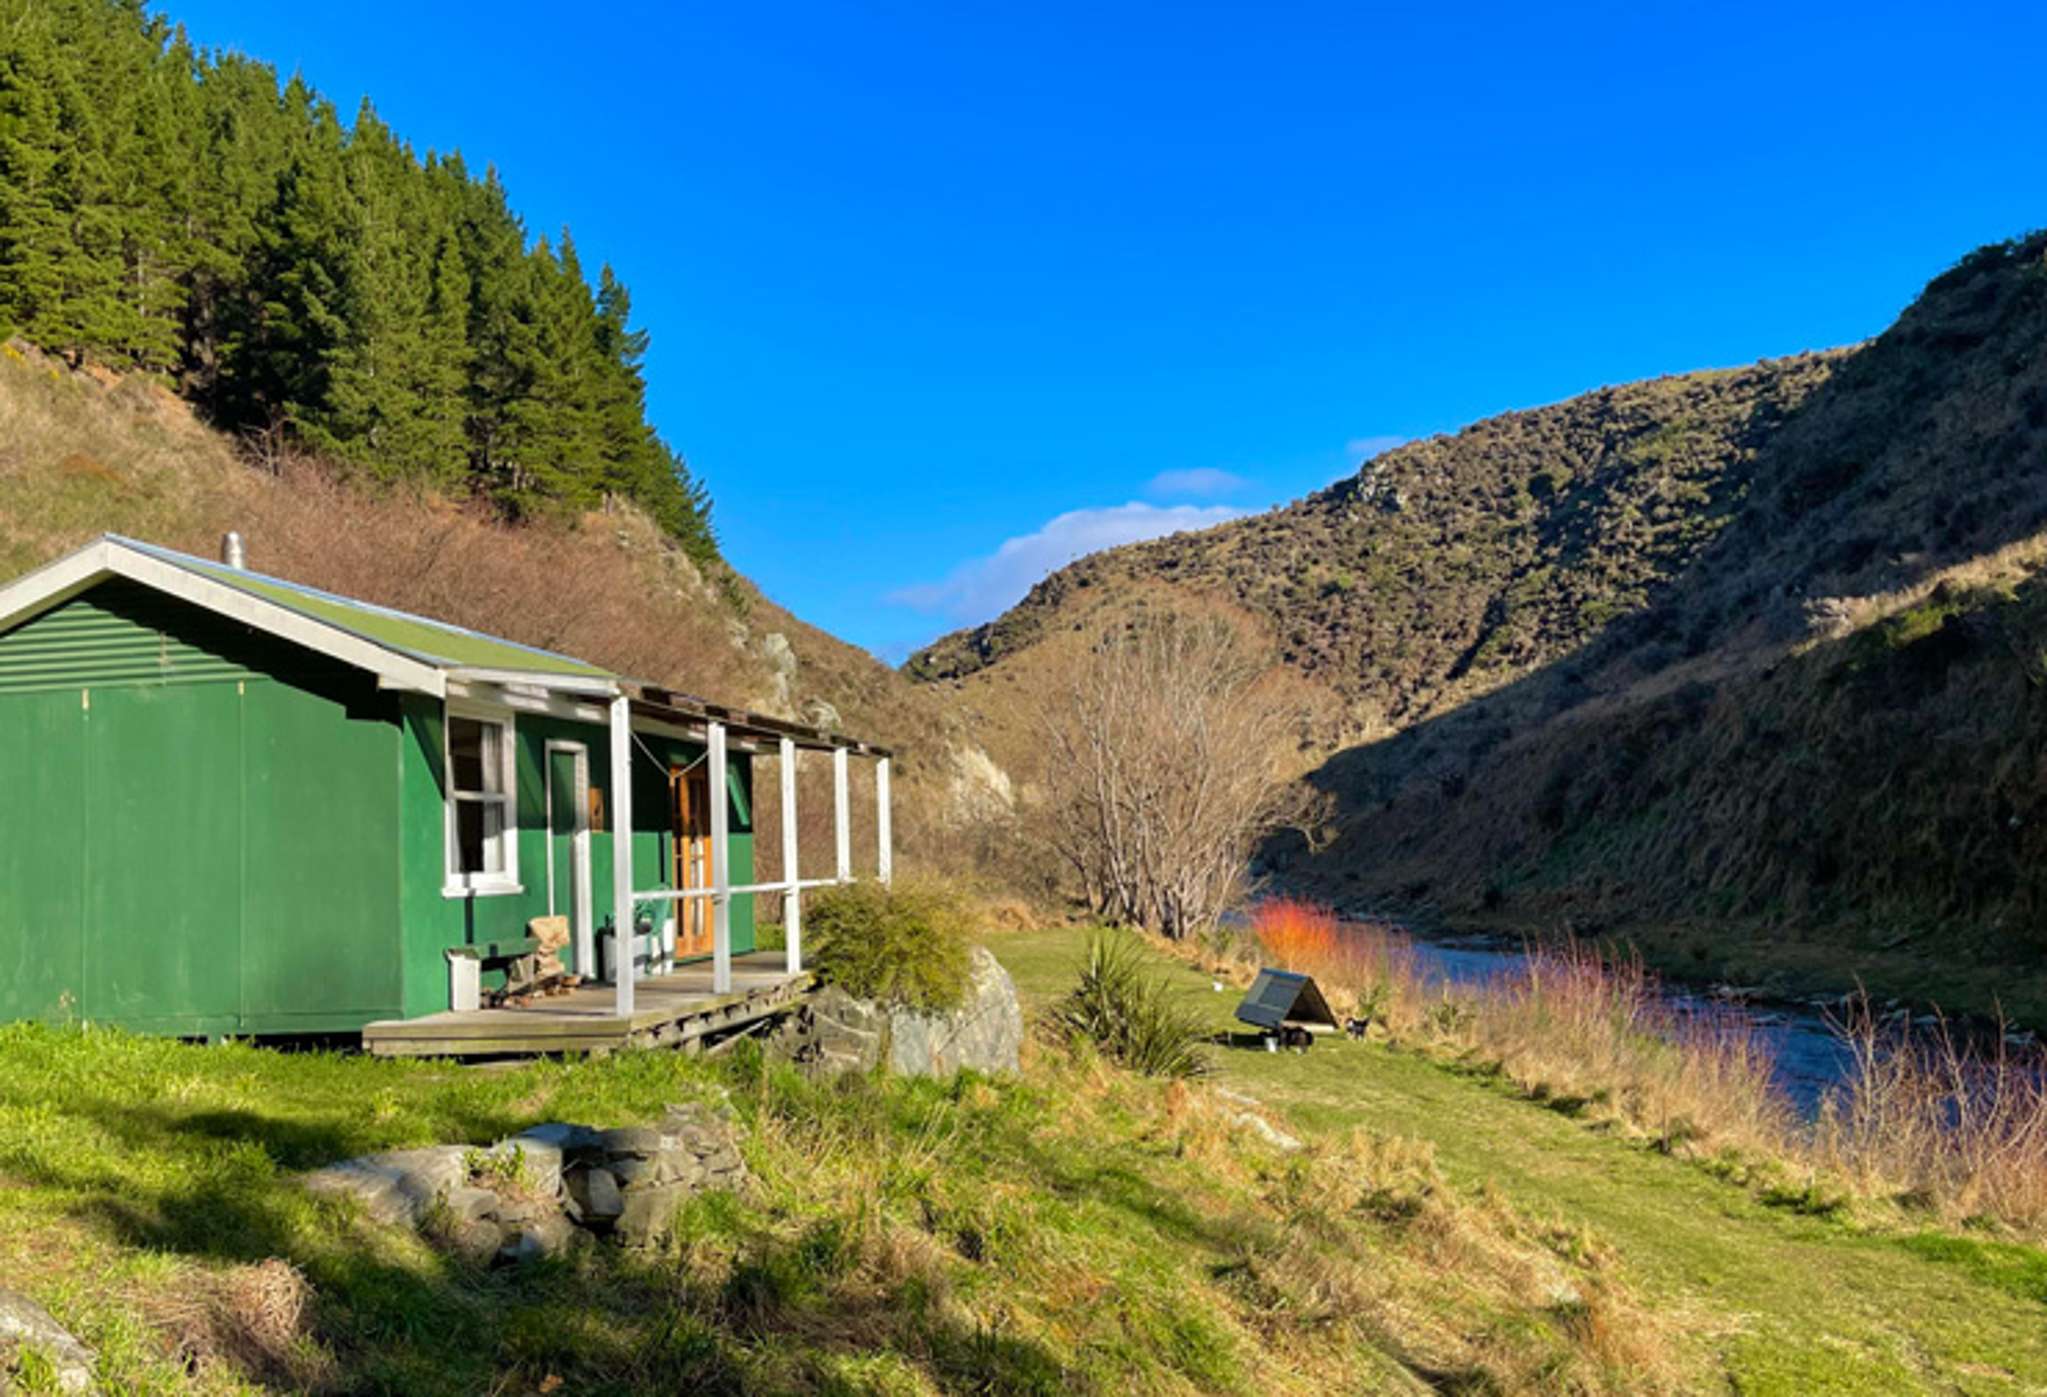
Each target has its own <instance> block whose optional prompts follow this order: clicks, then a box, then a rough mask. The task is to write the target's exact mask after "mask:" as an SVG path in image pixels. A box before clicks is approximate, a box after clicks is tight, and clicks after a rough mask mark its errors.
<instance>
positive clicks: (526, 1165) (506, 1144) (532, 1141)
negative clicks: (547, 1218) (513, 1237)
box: [484, 1135, 563, 1198]
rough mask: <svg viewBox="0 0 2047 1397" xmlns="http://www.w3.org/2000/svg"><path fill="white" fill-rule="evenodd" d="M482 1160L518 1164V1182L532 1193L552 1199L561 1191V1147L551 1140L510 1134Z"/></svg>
mask: <svg viewBox="0 0 2047 1397" xmlns="http://www.w3.org/2000/svg"><path fill="white" fill-rule="evenodd" d="M484 1154H485V1157H486V1158H488V1159H490V1160H492V1161H494V1162H504V1163H507V1164H508V1163H509V1162H510V1161H512V1160H514V1159H516V1160H517V1161H518V1162H519V1173H518V1179H519V1182H520V1184H521V1185H522V1186H524V1187H526V1188H529V1189H531V1190H532V1191H533V1192H535V1193H540V1194H545V1195H547V1196H548V1197H550V1198H552V1197H553V1196H554V1195H555V1194H557V1193H560V1192H561V1186H562V1164H563V1158H562V1147H561V1146H560V1145H559V1144H556V1143H554V1142H553V1141H551V1140H547V1139H544V1138H542V1137H539V1136H534V1135H514V1136H513V1137H512V1138H511V1139H509V1140H500V1141H498V1142H497V1143H496V1144H495V1145H492V1146H491V1147H490V1148H489V1149H488V1150H486V1151H484Z"/></svg>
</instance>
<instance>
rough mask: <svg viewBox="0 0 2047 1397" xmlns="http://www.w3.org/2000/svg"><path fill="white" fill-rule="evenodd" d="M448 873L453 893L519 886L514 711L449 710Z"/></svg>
mask: <svg viewBox="0 0 2047 1397" xmlns="http://www.w3.org/2000/svg"><path fill="white" fill-rule="evenodd" d="M446 770H447V773H448V785H447V790H448V879H447V886H446V888H445V889H444V891H445V892H446V893H447V894H448V895H449V896H451V897H461V896H468V895H471V894H475V893H505V892H517V891H519V845H518V821H517V819H516V812H517V809H518V806H517V797H518V792H517V789H516V781H517V763H516V761H515V760H514V757H513V745H512V715H511V714H509V713H498V712H486V711H484V710H480V709H466V708H456V707H454V706H452V705H451V706H450V707H449V710H448V750H447V767H446Z"/></svg>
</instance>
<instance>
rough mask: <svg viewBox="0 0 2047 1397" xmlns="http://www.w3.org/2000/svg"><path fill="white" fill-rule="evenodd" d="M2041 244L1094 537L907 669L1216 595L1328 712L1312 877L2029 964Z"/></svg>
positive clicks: (955, 667) (1350, 888)
mask: <svg viewBox="0 0 2047 1397" xmlns="http://www.w3.org/2000/svg"><path fill="white" fill-rule="evenodd" d="M2043 257H2047V236H2041V235H2035V236H2033V237H2029V238H2025V239H2020V240H2016V241H2013V242H2010V243H2005V244H1997V245H1993V246H1990V247H1986V248H1984V249H1982V250H1980V251H1978V252H1976V253H1973V254H1971V255H1970V256H1969V257H1967V258H1965V259H1964V260H1963V261H1962V262H1961V263H1960V264H1959V265H1958V266H1956V267H1955V268H1954V269H1953V270H1952V271H1950V272H1948V273H1946V274H1945V275H1943V276H1941V277H1939V278H1937V279H1936V280H1935V281H1934V282H1933V283H1932V284H1930V285H1929V286H1928V287H1927V288H1926V291H1925V292H1924V293H1923V295H1922V296H1921V297H1920V298H1919V300H1918V301H1917V302H1915V303H1914V304H1913V305H1912V306H1911V307H1909V308H1908V309H1907V310H1906V311H1905V313H1904V314H1903V315H1901V316H1900V317H1899V319H1898V321H1897V323H1896V324H1895V325H1893V326H1892V327H1891V328H1890V329H1889V330H1888V331H1886V332H1885V333H1884V334H1883V335H1881V336H1879V337H1878V338H1877V339H1875V340H1872V341H1870V342H1869V343H1867V344H1864V345H1861V346H1857V347H1855V348H1853V349H1849V350H1843V351H1836V352H1832V353H1827V354H1816V355H1808V356H1801V357H1797V358H1792V359H1784V360H1775V361H1766V362H1765V363H1762V364H1758V365H1755V366H1753V367H1751V368H1747V369H1740V370H1733V371H1725V372H1715V373H1705V374H1692V375H1683V376H1678V377H1673V378H1664V379H1657V380H1654V381H1651V382H1647V383H1641V384H1634V385H1629V386H1626V387H1621V388H1614V389H1603V390H1601V391H1599V392H1596V393H1591V394H1587V395H1585V396H1584V397H1580V398H1575V399H1572V400H1570V401H1569V402H1565V403H1560V404H1557V405H1555V406H1553V407H1548V408H1542V409H1537V410H1535V411H1531V412H1519V413H1511V414H1508V415H1506V416H1503V417H1499V418H1495V419H1491V420H1489V421H1486V422H1481V423H1478V424H1476V425H1475V426H1472V427H1470V428H1467V429H1466V430H1464V431H1462V432H1460V433H1457V434H1456V435H1454V436H1447V437H1439V438H1435V439H1432V440H1429V441H1424V442H1418V443H1415V444H1413V445H1410V446H1405V447H1401V448H1398V449H1396V450H1394V451H1390V452H1388V453H1386V454H1384V455H1382V456H1380V457H1378V458H1376V459H1375V460H1372V461H1369V462H1367V463H1366V464H1365V465H1364V466H1363V468H1361V469H1360V471H1359V472H1358V473H1357V474H1356V475H1355V476H1354V477H1352V478H1350V479H1347V480H1345V481H1342V482H1339V483H1338V484H1337V485H1334V486H1332V487H1330V488H1329V489H1327V490H1325V491H1322V492H1319V493H1318V494H1316V495H1313V496H1310V497H1309V498H1308V499H1306V500H1303V501H1301V502H1299V503H1296V504H1294V505H1291V506H1289V507H1287V508H1285V509H1281V510H1277V511H1274V512H1272V513H1270V514H1266V515H1262V516H1259V517H1257V518H1253V519H1247V520H1242V521H1239V522H1236V523H1231V524H1226V525H1223V526H1220V527H1218V528H1214V529H1210V530H1207V531H1205V532H1202V533H1198V534H1189V535H1181V536H1177V537H1173V538H1168V539H1163V540H1159V541H1157V542H1154V543H1148V544H1141V545H1135V546H1132V547H1129V548H1123V549H1117V550H1113V551H1111V552H1108V553H1104V554H1101V555H1098V556H1096V557H1093V558H1088V559H1084V560H1082V561H1081V562H1079V563H1076V564H1075V565H1073V566H1072V567H1069V568H1067V569H1065V570H1063V571H1062V572H1060V573H1058V574H1055V575H1054V576H1053V577H1051V578H1049V579H1047V580H1046V581H1045V582H1044V583H1043V584H1041V585H1040V586H1039V587H1038V588H1037V589H1036V590H1035V591H1034V592H1033V593H1032V594H1031V596H1030V597H1029V598H1028V599H1027V600H1026V601H1025V602H1024V603H1022V604H1021V605H1020V606H1019V607H1017V608H1016V609H1015V610H1013V611H1012V612H1010V613H1009V614H1008V615H1006V616H1004V617H1002V618H1000V619H999V620H997V621H995V622H993V623H991V624H990V625H988V626H985V627H982V628H980V629H979V630H977V631H974V632H969V633H963V634H960V635H957V636H952V637H948V638H947V639H945V640H943V641H941V642H939V643H938V644H936V645H934V646H932V647H930V648H929V649H927V650H926V651H924V652H922V653H920V654H919V655H917V656H915V657H914V658H913V659H912V661H911V662H910V665H909V666H908V672H909V673H911V674H912V675H915V676H917V677H919V678H923V679H926V680H931V681H951V684H950V686H951V687H954V688H956V689H958V690H961V691H963V698H964V701H965V702H966V703H967V704H968V705H969V706H970V707H972V706H975V705H980V706H984V707H986V708H988V709H989V710H991V711H1000V710H1001V707H1002V705H1001V703H1000V701H999V699H998V697H997V696H998V695H1001V694H1002V693H1004V692H1006V691H1014V692H1026V693H1027V692H1029V691H1031V690H1033V689H1034V688H1036V687H1038V679H1037V678H1036V674H1037V671H1038V669H1039V668H1040V667H1041V665H1042V663H1043V662H1042V661H1041V660H1040V659H1039V658H1037V657H1039V656H1049V655H1052V654H1055V653H1057V652H1059V651H1060V650H1061V649H1062V648H1063V647H1064V646H1065V642H1064V641H1062V639H1061V638H1062V637H1066V636H1070V635H1072V634H1074V631H1075V627H1076V626H1080V627H1082V628H1083V629H1085V628H1086V627H1087V625H1088V618H1090V617H1091V616H1096V615H1106V614H1110V613H1114V612H1116V611H1118V610H1120V609H1122V608H1125V607H1127V606H1129V605H1132V604H1134V601H1133V599H1136V598H1142V599H1143V604H1144V605H1157V604H1159V602H1160V601H1161V600H1162V599H1170V598H1171V597H1172V596H1174V595H1180V596H1189V595H1193V596H1199V597H1201V598H1202V599H1203V600H1204V601H1208V602H1212V601H1213V600H1216V599H1220V600H1222V601H1224V602H1227V603H1229V604H1232V605H1234V606H1236V607H1238V608H1241V609H1243V610H1244V611H1247V612H1249V613H1250V614H1252V615H1254V616H1256V617H1258V618H1260V619H1261V620H1262V622H1263V624H1264V625H1265V627H1266V628H1267V629H1268V631H1269V632H1270V633H1271V635H1272V638H1273V642H1274V645H1275V649H1276V652H1277V653H1278V655H1279V656H1280V658H1281V659H1282V660H1283V661H1284V662H1285V663H1286V664H1288V665H1290V666H1292V667H1293V668H1295V669H1296V670H1298V671H1299V672H1300V673H1301V674H1303V675H1304V676H1306V677H1307V678H1308V679H1310V680H1311V681H1313V682H1315V683H1316V684H1318V685H1320V686H1321V687H1322V688H1323V689H1324V690H1325V691H1326V692H1327V693H1328V695H1329V696H1330V698H1331V706H1332V709H1333V710H1334V711H1335V712H1337V713H1339V714H1340V715H1341V716H1340V717H1338V718H1335V719H1334V720H1332V721H1331V722H1330V723H1329V724H1328V730H1327V732H1326V733H1325V738H1326V740H1327V741H1328V742H1329V743H1330V746H1331V747H1332V748H1336V749H1340V750H1338V752H1337V755H1335V756H1334V757H1333V759H1330V760H1328V761H1326V762H1325V763H1323V764H1321V765H1320V766H1319V769H1317V770H1316V771H1315V772H1314V774H1313V776H1312V778H1311V779H1312V780H1313V781H1314V782H1315V783H1316V784H1317V785H1318V786H1320V787H1321V788H1323V789H1324V790H1326V791H1328V792H1329V793H1330V794H1331V795H1332V796H1333V797H1334V799H1335V802H1336V807H1335V816H1334V820H1333V823H1332V827H1331V829H1330V831H1329V834H1330V835H1331V842H1330V843H1329V844H1328V845H1327V847H1324V848H1321V849H1320V850H1319V851H1318V852H1316V853H1315V854H1313V855H1309V854H1308V853H1307V852H1306V850H1305V849H1303V848H1301V847H1299V846H1298V845H1288V846H1282V847H1280V848H1276V849H1275V850H1274V851H1273V853H1274V857H1275V858H1276V859H1277V860H1279V861H1280V862H1281V863H1283V864H1284V865H1285V866H1286V870H1287V873H1288V876H1289V877H1291V878H1293V879H1295V880H1297V881H1301V882H1307V883H1311V884H1313V885H1315V886H1318V887H1320V888H1322V889H1323V890H1325V891H1327V892H1330V893H1331V894H1333V895H1336V896H1339V897H1342V898H1343V899H1344V900H1346V901H1352V902H1360V903H1373V904H1378V905H1387V904H1390V903H1399V904H1403V905H1408V906H1420V907H1426V908H1429V909H1432V910H1434V911H1437V912H1441V913H1447V914H1451V915H1459V916H1466V917H1471V918H1482V919H1488V920H1492V921H1496V922H1497V921H1499V920H1502V919H1512V920H1517V921H1520V922H1522V923H1524V924H1530V923H1532V924H1535V925H1538V926H1558V925H1564V924H1570V925H1572V926H1575V927H1577V928H1579V929H1587V928H1592V929H1616V928H1627V929H1631V930H1648V929H1652V928H1662V929H1663V930H1664V932H1665V933H1667V934H1662V935H1659V936H1656V937H1653V938H1652V940H1654V941H1655V943H1656V944H1657V945H1659V946H1661V947H1662V948H1663V949H1665V950H1667V951H1669V952H1671V953H1672V954H1673V955H1674V956H1676V957H1677V958H1678V960H1679V962H1680V963H1681V964H1686V965H1688V966H1690V967H1691V968H1694V969H1706V968H1718V969H1742V968H1748V969H1768V968H1770V967H1769V962H1770V960H1771V959H1772V958H1773V957H1776V958H1783V959H1788V960H1791V961H1795V962H1797V965H1796V970H1797V973H1798V975H1799V976H1800V977H1805V978H1809V977H1812V976H1818V977H1821V978H1827V979H1832V980H1836V981H1839V980H1845V979H1846V978H1847V977H1849V976H1850V975H1852V974H1854V973H1856V972H1857V971H1859V970H1867V969H1871V968H1875V969H1879V970H1881V969H1883V968H1884V966H1885V965H1886V964H1888V962H1886V961H1885V959H1884V956H1883V955H1877V954H1875V953H1876V952H1878V951H1883V952H1884V953H1885V954H1886V955H1887V954H1889V953H1890V952H1895V951H1897V950H1899V948H1902V947H1908V946H1909V947H1913V948H1916V949H1917V951H1918V952H1919V953H1920V956H1921V960H1919V961H1914V962H1900V963H1898V964H1895V965H1891V967H1890V968H1891V970H1892V971H1893V974H1892V978H1891V983H1894V984H1900V985H1904V984H1905V982H1908V981H1910V980H1913V979H1915V978H1918V977H1919V975H1920V972H1921V971H1922V970H1923V969H1924V966H1925V965H1926V964H1931V963H1936V962H1943V963H1946V964H1948V965H1949V966H1950V968H1952V966H1953V965H1955V964H1957V963H1960V964H1963V965H1967V964H1974V965H1976V966H1978V967H1981V968H1982V973H1981V974H1980V975H1977V976H1973V977H1971V976H1963V977H1961V978H1959V979H1956V980H1951V981H1950V982H1949V983H1948V984H1947V985H1946V986H1945V987H1944V988H1945V989H1947V990H1948V991H1949V992H1950V993H1951V996H1952V998H1953V1000H1954V1001H1955V1002H1969V1003H1972V1004H1978V1005H1980V1004H1983V1003H1985V1002H1987V997H1988V996H1987V990H1988V988H1989V986H1990V984H1991V982H1992V981H1993V980H1994V979H1996V978H1997V977H1998V975H1999V974H2000V973H2001V971H2002V970H2005V969H2010V968H2020V969H2027V970H2029V973H2030V974H2031V975H2032V977H2033V982H2032V983H2033V989H2034V990H2037V989H2038V984H2037V981H2038V972H2037V969H2036V968H2035V967H2037V965H2038V956H2039V954H2040V951H2041V949H2042V945H2043V943H2042V941H2041V937H2042V935H2043V931H2042V927H2043V919H2042V917H2041V915H2040V913H2039V911H2038V909H2039V908H2040V907H2041V906H2042V905H2047V904H2043V901H2042V896H2043V892H2047V889H2043V888H2042V887H2041V886H2040V885H2039V884H2038V882H2037V879H2038V876H2039V875H2038V872H2037V870H2038V869H2039V868H2040V867H2042V861H2041V859H2040V858H2039V857H2038V855H2039V853H2040V852H2042V851H2040V850H2036V849H2035V848H2034V847H2033V845H2032V843H2031V841H2032V840H2033V838H2034V834H2033V829H2034V818H2035V817H2034V813H2033V812H2034V808H2035V802H2036V800H2037V795H2036V792H2037V791H2038V790H2039V781H2040V778H2039V777H2038V775H2037V759H2036V757H2035V755H2034V754H2035V752H2036V751H2037V750H2038V747H2039V739H2038V737H2037V736H2036V735H2035V732H2036V728H2037V727H2038V726H2039V716H2038V714H2037V711H2036V710H2037V706H2038V697H2037V696H2038V694H2039V692H2040V686H2039V684H2038V681H2037V677H2036V675H2035V673H2034V671H2035V669H2036V667H2037V656H2038V653H2039V649H2038V642H2039V639H2041V638H2043V637H2041V636H2038V635H2036V632H2035V629H2034V628H2033V627H2032V626H2031V623H2030V622H2029V620H2028V619H2027V618H2028V617H2029V616H2030V615H2031V611H2030V609H2029V607H2028V605H2027V602H2026V598H2027V597H2028V596H2029V595H2030V592H2029V585H2030V584H2029V581H2028V579H2030V578H2031V576H2032V575H2033V571H2034V561H2033V560H2034V559H2035V558H2036V557H2037V556H2038V555H2037V553H2036V552H2035V551H2034V549H2033V547H2032V545H2031V543H2030V542H2029V540H2032V539H2033V538H2034V536H2035V535H2036V534H2038V533H2039V532H2040V531H2041V530H2042V529H2043V527H2047V262H2043ZM1943 583H1944V584H1945V585H1944V586H1943V585H1942V584H1943ZM1986 589H1987V590H1986ZM1059 663H1066V661H1063V660H1062V661H1060V662H1059ZM1004 750H1005V752H1008V753H1009V754H1010V755H1011V756H1012V757H1014V756H1015V755H1016V754H1015V752H1011V751H1010V749H1007V748H1005V749H1004ZM1019 750H1020V749H1019ZM1676 923H1683V924H1684V926H1683V927H1681V928H1680V929H1679V930H1676V931H1670V930H1669V928H1670V927H1671V926H1672V925H1673V924H1676ZM1807 936H1811V937H1813V938H1815V939H1814V940H1812V941H1810V942H1809V943H1808V944H1807V945H1806V947H1805V949H1804V950H1803V951H1801V952H1799V953H1798V954H1796V955H1791V956H1788V957H1778V948H1780V947H1781V946H1782V945H1784V944H1785V943H1786V942H1787V940H1796V939H1799V938H1804V937H1807ZM1751 952H1754V954H1750V953H1751ZM1893 959H1895V957H1893ZM1785 973H1786V974H1790V973H1791V971H1790V970H1788V969H1787V970H1786V972H1785ZM1919 988H1920V989H1922V990H1924V989H1926V988H1928V986H1926V985H1924V984H1923V983H1922V984H1921V985H1920V986H1919ZM2021 988H2022V989H2023V988H2024V987H2023V986H2022V987H2021ZM2005 997H2006V1002H2007V1003H2009V1002H2011V1000H2012V998H2013V996H2012V995H2011V994H2007V995H2006V996H2005ZM2043 998H2047V996H2043ZM2036 1002H2038V1001H2036ZM2041 1007H2042V1008H2043V1009H2047V1003H2043V1004H2042V1006H2041Z"/></svg>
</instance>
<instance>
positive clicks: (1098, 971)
mask: <svg viewBox="0 0 2047 1397" xmlns="http://www.w3.org/2000/svg"><path fill="white" fill-rule="evenodd" d="M1048 1019H1049V1022H1050V1023H1051V1024H1052V1025H1053V1026H1054V1027H1055V1028H1056V1029H1058V1030H1060V1031H1063V1032H1064V1033H1066V1034H1068V1035H1070V1036H1072V1037H1075V1038H1085V1039H1087V1040H1088V1041H1090V1042H1092V1043H1093V1044H1094V1045H1095V1046H1096V1047H1097V1048H1099V1049H1101V1051H1102V1053H1103V1054H1104V1055H1105V1056H1107V1057H1109V1058H1111V1059H1113V1060H1114V1061H1116V1062H1119V1063H1121V1064H1122V1065H1123V1066H1125V1067H1128V1068H1131V1069H1132V1070H1134V1071H1137V1072H1142V1073H1145V1074H1146V1075H1147V1076H1152V1077H1200V1076H1204V1075H1206V1074H1207V1073H1208V1072H1209V1071H1210V1070H1212V1064H1211V1063H1210V1062H1209V1060H1208V1054H1206V1053H1204V1052H1202V1051H1201V1048H1200V1044H1201V1043H1203V1042H1205V1041H1206V1040H1207V1039H1208V1036H1209V1033H1208V1028H1207V1025H1206V1024H1204V1023H1203V1022H1202V1019H1201V1016H1200V1015H1199V1014H1197V1013H1195V1012H1194V1011H1193V1010H1191V1009H1189V1008H1187V1007H1186V1006H1184V1005H1181V1004H1176V1003H1174V1002H1173V992H1172V989H1171V988H1170V987H1169V986H1168V985H1167V984H1166V982H1165V981H1163V980H1161V979H1159V978H1158V977H1157V976H1155V975H1151V974H1149V973H1147V972H1146V971H1145V969H1144V962H1143V957H1142V956H1141V954H1140V953H1139V951H1138V949H1137V946H1136V944H1135V943H1134V942H1132V941H1131V940H1130V939H1129V938H1128V937H1127V936H1120V935H1117V934H1115V933H1112V932H1097V933H1096V934H1095V935H1094V937H1093V938H1092V939H1090V940H1089V942H1088V947H1087V960H1086V961H1085V962H1084V963H1083V964H1082V965H1081V969H1080V983H1079V984H1077V985H1075V986H1074V987H1073V990H1072V992H1071V993H1069V994H1068V995H1067V996H1066V997H1065V998H1064V999H1062V1000H1060V1001H1059V1002H1058V1003H1057V1004H1055V1005H1053V1006H1052V1009H1051V1010H1050V1013H1049V1015H1048Z"/></svg>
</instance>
